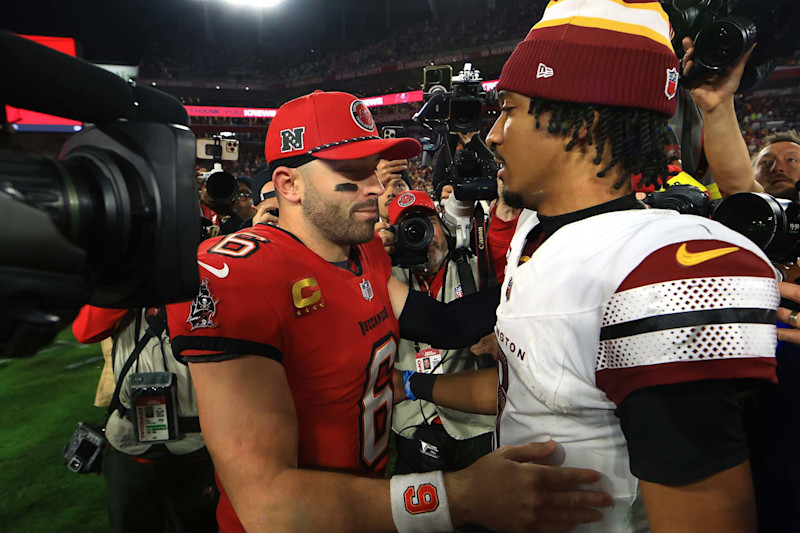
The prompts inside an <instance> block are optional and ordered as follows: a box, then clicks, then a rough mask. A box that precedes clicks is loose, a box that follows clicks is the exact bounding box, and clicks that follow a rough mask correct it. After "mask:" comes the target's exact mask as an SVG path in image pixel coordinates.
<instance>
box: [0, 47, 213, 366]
mask: <svg viewBox="0 0 800 533" xmlns="http://www.w3.org/2000/svg"><path fill="white" fill-rule="evenodd" d="M0 70H2V71H3V72H14V73H15V76H14V82H13V83H5V84H2V86H1V87H0V104H8V105H12V106H15V107H20V108H24V109H31V110H35V111H39V112H42V113H48V114H53V115H57V116H61V117H66V118H71V119H75V120H80V121H83V122H87V123H92V124H93V125H90V126H87V127H86V128H85V129H83V131H81V132H79V133H77V134H75V135H73V136H72V137H70V138H69V140H68V141H67V142H66V144H65V145H64V146H63V148H62V150H61V153H60V156H59V158H58V160H53V159H49V158H45V157H35V156H31V155H26V154H23V153H20V152H18V151H14V150H2V151H0V211H1V212H2V213H3V215H4V220H5V228H4V231H3V234H2V238H0V243H1V244H2V247H1V248H2V249H3V250H5V252H4V253H2V255H0V303H2V306H1V307H0V308H1V309H2V311H0V313H1V314H0V355H3V356H24V355H31V354H33V353H35V352H36V351H37V350H38V349H39V348H41V347H42V346H45V345H46V344H47V343H49V342H50V340H52V338H53V336H54V335H55V334H56V333H57V332H58V331H59V330H60V329H62V328H63V327H64V325H65V324H68V323H69V321H71V320H72V318H73V317H74V315H75V314H76V313H77V311H78V309H79V308H80V307H81V306H82V305H84V304H86V303H91V304H94V305H98V306H102V307H119V308H136V307H153V306H161V305H164V304H166V303H171V302H176V301H182V300H188V299H191V297H192V296H193V295H194V294H196V292H197V283H198V269H197V263H196V250H197V245H198V244H199V237H200V235H199V232H198V231H197V220H198V218H199V217H200V208H199V203H198V201H197V191H196V185H195V181H194V180H193V179H192V175H193V172H194V163H195V142H194V135H192V132H191V131H190V130H189V129H188V128H187V127H186V124H187V123H188V116H187V115H186V110H185V109H184V108H183V106H182V105H181V104H180V102H179V101H178V100H177V99H175V98H173V97H172V96H169V95H167V94H164V93H162V92H160V91H157V90H155V89H152V88H150V87H138V86H135V85H133V84H132V83H127V82H125V81H123V80H122V79H121V78H119V77H117V76H116V75H114V74H112V73H110V72H107V71H105V70H103V69H100V68H98V67H95V66H94V65H92V64H90V63H86V62H84V61H81V60H79V59H76V58H73V57H70V56H67V55H65V54H62V53H59V52H56V51H55V50H51V49H49V48H46V47H43V46H41V45H38V44H36V43H34V42H32V41H29V40H27V39H24V38H22V37H19V36H16V35H13V34H11V33H8V32H0ZM0 109H3V107H2V105H0ZM8 135H11V134H10V133H9V134H8ZM0 140H3V139H0ZM5 140H7V141H10V140H11V139H10V137H9V138H7V139H5ZM9 144H10V142H9Z"/></svg>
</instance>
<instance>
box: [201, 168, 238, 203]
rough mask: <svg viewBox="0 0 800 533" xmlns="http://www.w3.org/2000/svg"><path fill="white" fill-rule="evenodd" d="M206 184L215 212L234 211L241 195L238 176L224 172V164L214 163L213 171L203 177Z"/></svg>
mask: <svg viewBox="0 0 800 533" xmlns="http://www.w3.org/2000/svg"><path fill="white" fill-rule="evenodd" d="M202 178H203V179H205V182H206V192H208V195H209V196H210V197H211V200H212V204H211V208H212V209H214V211H218V210H222V211H230V212H232V210H233V202H234V201H236V197H237V196H238V194H239V182H238V181H236V176H234V175H233V174H231V173H230V172H225V171H224V170H222V164H220V163H214V168H212V169H211V171H209V172H206V173H204V174H203V175H202Z"/></svg>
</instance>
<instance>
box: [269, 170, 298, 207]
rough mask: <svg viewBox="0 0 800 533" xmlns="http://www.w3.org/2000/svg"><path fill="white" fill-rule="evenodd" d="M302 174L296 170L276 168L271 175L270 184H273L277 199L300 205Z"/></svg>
mask: <svg viewBox="0 0 800 533" xmlns="http://www.w3.org/2000/svg"><path fill="white" fill-rule="evenodd" d="M301 179H302V173H301V172H300V171H299V170H297V169H296V168H289V167H278V168H276V169H275V171H274V172H273V173H272V183H274V184H275V191H276V192H277V196H278V199H279V200H280V199H283V200H286V201H287V202H289V203H292V204H298V203H300V198H301V192H302V189H303V186H302V183H300V181H301Z"/></svg>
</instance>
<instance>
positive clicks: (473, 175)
mask: <svg viewBox="0 0 800 533" xmlns="http://www.w3.org/2000/svg"><path fill="white" fill-rule="evenodd" d="M453 168H454V170H455V179H453V180H452V181H453V191H454V193H455V196H456V198H458V199H459V200H464V201H467V202H474V201H476V200H494V199H495V198H497V171H498V166H497V163H495V162H494V159H489V158H485V157H483V158H482V157H479V156H478V154H477V153H476V152H474V151H472V150H469V149H466V148H465V149H462V150H461V151H459V152H458V154H456V158H455V160H454V161H453Z"/></svg>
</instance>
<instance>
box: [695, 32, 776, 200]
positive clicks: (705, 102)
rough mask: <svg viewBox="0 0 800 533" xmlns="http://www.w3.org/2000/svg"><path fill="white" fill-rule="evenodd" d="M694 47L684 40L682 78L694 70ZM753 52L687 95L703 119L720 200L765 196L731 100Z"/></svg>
mask: <svg viewBox="0 0 800 533" xmlns="http://www.w3.org/2000/svg"><path fill="white" fill-rule="evenodd" d="M693 46H694V45H693V43H692V40H691V39H690V38H688V37H687V38H685V39H684V40H683V48H684V50H685V51H686V55H684V57H683V65H682V66H683V72H684V74H688V72H689V71H690V70H691V68H692V66H693V61H692V57H693V55H694V47H693ZM752 52H753V50H752V49H750V51H749V52H748V53H747V54H745V55H744V57H742V59H741V60H740V61H739V62H738V63H737V64H736V65H734V66H733V67H732V68H731V69H730V70H728V71H727V72H726V73H725V74H724V75H721V76H714V77H712V78H708V79H705V80H703V81H701V82H700V83H698V84H697V85H696V86H694V87H692V89H691V91H690V92H691V95H692V100H693V101H694V103H695V104H697V107H699V108H700V111H701V113H702V115H703V149H704V150H705V153H706V158H707V159H708V165H709V168H710V170H711V172H712V173H713V174H714V179H715V181H716V182H717V185H718V186H719V189H720V192H721V193H722V196H723V197H725V196H730V195H732V194H736V193H739V192H764V189H763V187H761V185H760V184H759V183H758V182H757V181H756V180H755V177H754V175H753V166H752V164H751V162H750V153H749V151H748V150H747V145H746V144H745V142H744V139H743V138H742V134H741V131H740V128H739V122H738V120H737V118H736V110H735V109H734V105H733V96H734V94H735V93H736V90H737V89H738V88H739V82H740V81H741V79H742V73H743V72H744V67H745V65H746V64H747V60H748V59H750V54H751V53H752Z"/></svg>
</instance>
